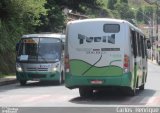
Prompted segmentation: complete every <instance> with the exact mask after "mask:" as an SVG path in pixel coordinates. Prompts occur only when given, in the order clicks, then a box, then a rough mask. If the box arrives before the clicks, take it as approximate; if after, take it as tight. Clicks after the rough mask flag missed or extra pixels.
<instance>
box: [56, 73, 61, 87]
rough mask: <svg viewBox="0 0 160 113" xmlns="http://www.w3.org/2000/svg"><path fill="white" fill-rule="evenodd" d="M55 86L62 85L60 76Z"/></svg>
mask: <svg viewBox="0 0 160 113" xmlns="http://www.w3.org/2000/svg"><path fill="white" fill-rule="evenodd" d="M57 84H58V85H61V84H62V75H60V76H59V80H58V81H57Z"/></svg>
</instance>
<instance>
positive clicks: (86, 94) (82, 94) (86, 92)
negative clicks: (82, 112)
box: [79, 88, 93, 98]
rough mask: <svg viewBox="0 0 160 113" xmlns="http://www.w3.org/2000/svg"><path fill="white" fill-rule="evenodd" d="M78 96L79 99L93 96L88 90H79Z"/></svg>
mask: <svg viewBox="0 0 160 113" xmlns="http://www.w3.org/2000/svg"><path fill="white" fill-rule="evenodd" d="M79 94H80V96H81V97H84V98H87V97H90V96H92V95H93V90H92V89H89V88H79Z"/></svg>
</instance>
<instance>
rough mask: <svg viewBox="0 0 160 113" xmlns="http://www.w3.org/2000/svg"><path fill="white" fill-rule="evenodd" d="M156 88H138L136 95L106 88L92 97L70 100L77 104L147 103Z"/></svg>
mask: <svg viewBox="0 0 160 113" xmlns="http://www.w3.org/2000/svg"><path fill="white" fill-rule="evenodd" d="M155 92H156V91H155V90H152V89H145V90H144V91H140V90H137V94H136V96H132V97H131V96H126V95H124V93H123V92H122V91H119V90H105V91H102V92H97V93H94V95H93V96H92V97H89V98H82V97H76V98H73V99H71V100H70V102H71V103H75V104H86V105H145V104H146V102H147V101H148V99H149V98H150V97H152V96H153V95H154V94H155Z"/></svg>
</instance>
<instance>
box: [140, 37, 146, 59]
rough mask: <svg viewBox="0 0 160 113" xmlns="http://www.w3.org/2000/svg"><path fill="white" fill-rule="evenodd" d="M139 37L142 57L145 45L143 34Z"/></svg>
mask: <svg viewBox="0 0 160 113" xmlns="http://www.w3.org/2000/svg"><path fill="white" fill-rule="evenodd" d="M140 39H141V51H142V58H144V56H145V49H144V48H145V45H144V37H143V36H140Z"/></svg>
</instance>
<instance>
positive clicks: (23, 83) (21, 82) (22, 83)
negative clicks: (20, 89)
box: [19, 80, 27, 86]
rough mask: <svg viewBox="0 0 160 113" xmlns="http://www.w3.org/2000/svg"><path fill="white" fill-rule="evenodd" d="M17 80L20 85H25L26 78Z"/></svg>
mask: <svg viewBox="0 0 160 113" xmlns="http://www.w3.org/2000/svg"><path fill="white" fill-rule="evenodd" d="M19 82H20V85H21V86H24V85H26V83H27V81H26V80H21V81H19Z"/></svg>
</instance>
